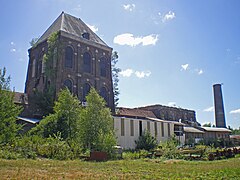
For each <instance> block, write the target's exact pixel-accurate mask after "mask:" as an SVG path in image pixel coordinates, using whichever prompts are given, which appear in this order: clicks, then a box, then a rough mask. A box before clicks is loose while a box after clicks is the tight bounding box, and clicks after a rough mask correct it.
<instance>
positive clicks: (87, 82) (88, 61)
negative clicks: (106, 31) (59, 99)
mask: <svg viewBox="0 0 240 180" xmlns="http://www.w3.org/2000/svg"><path fill="white" fill-rule="evenodd" d="M54 32H58V38H57V43H58V44H59V46H58V47H56V48H55V49H54V51H53V54H54V55H53V58H52V61H51V62H49V63H48V64H47V63H46V62H45V61H44V55H45V54H46V53H47V52H48V42H47V40H48V38H49V36H50V35H51V34H52V33H54ZM111 54H112V48H111V47H109V46H108V45H107V44H106V43H105V42H103V41H102V40H101V39H100V38H99V37H98V36H97V35H96V34H95V33H94V32H93V31H92V30H91V29H90V28H89V27H88V26H87V25H86V24H85V23H84V22H83V21H82V20H81V19H80V18H76V17H73V16H71V15H69V14H66V13H64V12H62V13H61V14H60V16H59V17H58V18H57V19H56V20H55V21H54V22H53V24H52V25H51V26H50V27H49V28H48V29H47V31H46V32H45V33H44V34H43V35H42V36H41V37H40V39H39V40H38V42H37V44H36V45H35V46H33V47H32V48H30V49H29V64H28V70H27V79H26V86H25V93H26V94H27V95H28V98H29V107H30V112H29V115H30V116H34V115H38V114H41V111H39V110H38V109H37V107H36V106H35V103H34V98H35V94H36V92H44V91H46V90H47V89H49V88H50V87H51V88H52V89H53V90H54V93H53V97H55V98H56V96H57V93H58V92H59V91H60V89H62V88H64V87H67V88H68V89H69V90H70V91H71V92H72V93H73V94H75V95H77V96H78V98H79V100H80V101H81V102H83V103H84V102H85V96H86V95H87V94H88V92H89V90H90V88H91V87H94V88H95V89H96V90H97V91H98V92H99V94H100V95H101V96H102V97H103V98H104V99H105V100H106V102H107V106H108V107H110V109H111V110H112V112H113V113H114V97H113V85H112V74H111V73H112V71H111ZM47 69H48V70H49V69H50V70H51V72H52V74H51V77H50V76H48V75H47V72H46V71H47Z"/></svg>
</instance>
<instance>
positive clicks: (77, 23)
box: [38, 12, 108, 46]
mask: <svg viewBox="0 0 240 180" xmlns="http://www.w3.org/2000/svg"><path fill="white" fill-rule="evenodd" d="M56 31H64V32H66V33H68V34H70V35H73V36H77V37H78V38H83V37H82V34H83V33H89V41H92V42H95V43H98V44H101V45H104V46H108V45H107V44H106V43H105V42H104V41H103V40H101V39H100V38H99V37H98V36H97V35H96V34H95V33H94V32H93V31H92V30H91V29H90V28H89V27H88V26H87V25H86V24H85V23H84V22H83V21H82V20H81V19H80V18H76V17H74V16H71V15H69V14H66V13H65V12H62V13H61V14H60V16H58V18H57V19H56V20H55V21H54V22H53V24H52V25H51V26H50V27H49V28H48V29H47V30H46V31H45V32H44V34H43V35H42V36H41V37H40V38H39V40H38V43H40V42H43V41H45V40H46V39H47V38H48V37H49V36H50V35H51V34H52V33H54V32H56Z"/></svg>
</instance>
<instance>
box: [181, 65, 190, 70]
mask: <svg viewBox="0 0 240 180" xmlns="http://www.w3.org/2000/svg"><path fill="white" fill-rule="evenodd" d="M188 69H189V64H182V65H181V71H183V70H184V71H186V70H188Z"/></svg>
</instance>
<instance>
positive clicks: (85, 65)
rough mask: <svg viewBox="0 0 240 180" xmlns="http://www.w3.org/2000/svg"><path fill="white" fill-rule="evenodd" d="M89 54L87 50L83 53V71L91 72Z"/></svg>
mask: <svg viewBox="0 0 240 180" xmlns="http://www.w3.org/2000/svg"><path fill="white" fill-rule="evenodd" d="M91 66H92V65H91V55H90V54H89V53H88V52H85V53H84V54H83V71H84V72H87V73H91Z"/></svg>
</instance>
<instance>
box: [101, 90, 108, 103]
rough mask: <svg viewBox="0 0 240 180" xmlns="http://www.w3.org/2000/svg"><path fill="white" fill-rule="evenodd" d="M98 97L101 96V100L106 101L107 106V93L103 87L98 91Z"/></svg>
mask: <svg viewBox="0 0 240 180" xmlns="http://www.w3.org/2000/svg"><path fill="white" fill-rule="evenodd" d="M100 96H102V98H103V99H104V100H105V101H106V104H108V93H107V89H106V88H105V87H102V88H101V89H100Z"/></svg>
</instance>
